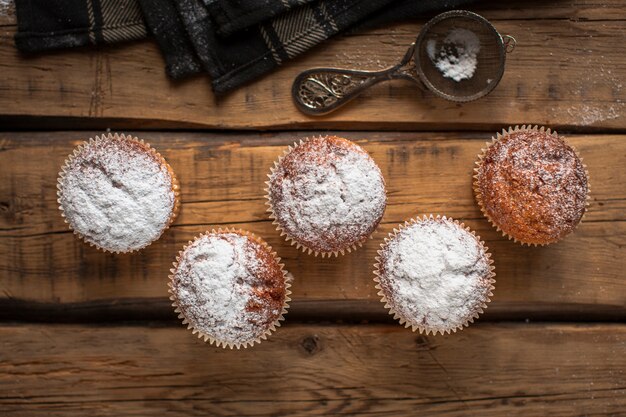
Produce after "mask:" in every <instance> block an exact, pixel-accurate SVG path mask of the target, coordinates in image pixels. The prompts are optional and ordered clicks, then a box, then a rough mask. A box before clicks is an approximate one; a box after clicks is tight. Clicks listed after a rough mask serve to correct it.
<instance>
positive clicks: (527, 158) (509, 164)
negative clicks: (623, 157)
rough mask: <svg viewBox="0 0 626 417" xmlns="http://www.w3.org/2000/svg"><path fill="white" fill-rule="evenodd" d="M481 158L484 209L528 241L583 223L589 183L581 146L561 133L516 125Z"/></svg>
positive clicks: (508, 232)
mask: <svg viewBox="0 0 626 417" xmlns="http://www.w3.org/2000/svg"><path fill="white" fill-rule="evenodd" d="M488 145H489V146H488V147H487V148H486V149H483V151H482V154H481V155H479V157H478V161H477V162H476V164H477V168H476V170H475V171H476V175H475V177H474V178H475V181H474V191H475V194H476V200H477V201H478V205H479V206H480V209H481V211H482V212H483V214H484V215H485V216H486V217H487V219H489V221H490V222H491V223H492V224H493V225H494V226H495V227H496V228H497V229H498V230H500V231H502V233H503V234H504V236H507V237H509V239H510V238H513V239H514V240H515V241H516V242H521V243H523V244H527V245H530V244H534V245H545V244H549V243H554V242H557V241H559V240H561V239H562V238H563V237H564V236H566V235H567V234H569V233H571V232H572V231H573V230H574V228H576V226H577V225H578V224H579V223H580V221H581V220H582V218H583V215H584V214H585V211H586V208H587V201H588V198H589V196H588V194H589V183H588V175H587V171H586V168H585V166H584V165H583V163H582V161H581V159H580V157H579V156H578V155H577V153H576V151H575V150H574V149H573V148H572V147H571V146H569V145H568V144H567V143H565V141H564V140H563V138H561V137H559V136H558V135H557V133H556V132H552V131H550V129H545V128H544V127H542V128H538V127H537V126H535V127H530V126H528V127H527V126H522V127H521V128H520V127H518V126H516V127H515V128H514V129H512V128H509V130H508V131H503V132H502V135H500V134H498V135H497V137H496V138H493V139H492V142H491V143H490V144H488Z"/></svg>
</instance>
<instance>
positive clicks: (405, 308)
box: [379, 218, 492, 333]
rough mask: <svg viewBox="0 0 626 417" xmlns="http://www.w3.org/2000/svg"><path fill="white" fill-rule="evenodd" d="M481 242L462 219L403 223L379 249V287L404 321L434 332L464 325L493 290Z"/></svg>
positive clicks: (488, 266)
mask: <svg viewBox="0 0 626 417" xmlns="http://www.w3.org/2000/svg"><path fill="white" fill-rule="evenodd" d="M491 275H492V274H491V267H490V263H489V258H488V257H487V254H486V252H485V248H484V246H483V245H482V244H481V243H480V241H479V240H478V239H477V238H476V237H475V236H474V235H472V234H471V233H470V232H468V231H467V230H465V229H463V228H462V227H461V226H460V225H458V224H456V223H454V222H452V221H450V220H445V218H444V219H434V218H429V219H425V220H423V221H418V222H417V223H411V224H409V225H408V226H406V227H404V228H402V229H401V230H400V231H399V232H398V233H397V234H396V235H395V236H394V237H393V238H392V239H391V240H390V241H388V243H387V244H386V245H385V246H384V248H383V250H382V251H381V258H380V264H379V280H380V286H381V290H382V292H383V294H384V296H385V298H386V299H387V302H388V303H389V304H390V306H391V308H392V310H393V311H394V312H396V313H397V314H398V315H399V316H400V317H401V318H402V319H403V320H404V321H406V322H408V323H409V324H411V325H413V326H417V327H419V328H422V329H425V330H427V331H433V332H437V331H440V332H442V333H443V332H444V331H449V330H453V329H456V328H458V327H461V326H463V325H464V324H466V323H467V322H468V320H469V319H471V318H472V317H474V316H475V315H477V313H478V312H479V311H480V309H481V307H482V306H483V305H484V304H485V303H486V302H487V301H488V298H489V294H490V291H491V287H492V286H491V282H492V281H491Z"/></svg>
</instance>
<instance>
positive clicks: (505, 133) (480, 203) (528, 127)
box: [473, 125, 591, 246]
mask: <svg viewBox="0 0 626 417" xmlns="http://www.w3.org/2000/svg"><path fill="white" fill-rule="evenodd" d="M520 131H528V132H542V133H543V132H545V133H547V134H548V135H552V136H558V134H557V132H556V131H555V130H552V129H550V128H546V127H544V126H538V125H535V126H532V125H522V126H519V125H516V126H515V127H512V126H511V127H509V128H508V129H502V133H500V132H498V133H496V136H494V137H492V138H491V141H489V142H485V145H487V146H486V147H484V148H482V149H481V151H480V154H478V160H477V161H476V162H475V165H476V167H475V168H474V176H473V178H474V183H473V188H474V196H475V197H476V202H477V203H478V206H479V208H480V211H481V212H482V213H483V216H485V217H486V218H487V220H488V221H489V223H491V225H492V226H493V227H494V228H495V229H496V230H497V231H498V232H500V233H502V236H504V237H505V238H507V239H509V240H513V241H514V242H516V243H520V244H522V245H526V246H531V245H532V246H546V245H550V244H552V243H556V242H559V241H561V240H562V239H564V238H565V237H567V236H568V235H570V234H573V233H574V232H575V230H576V229H577V228H578V226H579V225H580V224H581V223H582V222H583V220H584V219H585V216H586V215H587V209H588V208H589V202H590V201H591V197H590V194H591V184H590V182H589V172H588V171H587V165H585V164H584V161H583V158H582V157H581V156H580V154H579V153H578V151H577V150H576V148H574V147H573V146H572V145H571V144H569V143H568V144H567V146H569V147H570V148H572V150H573V151H574V153H575V154H576V156H577V157H578V159H579V160H580V162H581V163H582V165H583V169H584V170H585V176H586V177H587V199H586V202H585V212H584V213H583V215H582V217H581V218H580V221H579V222H578V224H576V226H574V229H572V230H571V231H570V232H569V233H567V234H566V235H564V236H562V237H561V238H559V239H557V240H555V241H553V242H547V243H534V242H524V241H522V240H519V239H517V238H516V237H515V236H511V235H509V234H507V233H506V232H505V231H504V230H502V229H500V227H499V226H498V225H497V224H496V223H495V222H494V221H493V220H492V218H491V217H490V216H489V214H488V213H487V210H486V209H485V205H484V203H483V199H482V195H481V193H480V188H479V184H478V176H479V172H480V169H481V167H482V163H483V159H484V157H485V155H486V152H487V150H488V149H489V147H490V146H491V145H493V144H494V143H496V142H497V141H499V140H501V139H502V138H505V137H506V136H508V135H509V134H511V133H513V132H520Z"/></svg>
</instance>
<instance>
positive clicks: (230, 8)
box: [204, 0, 313, 36]
mask: <svg viewBox="0 0 626 417" xmlns="http://www.w3.org/2000/svg"><path fill="white" fill-rule="evenodd" d="M312 1H313V0H263V2H262V4H260V2H259V0H204V5H205V6H206V8H207V9H208V11H209V15H211V18H212V19H213V22H214V23H215V27H216V33H217V34H218V35H219V36H229V35H232V34H233V33H235V32H239V31H240V30H243V29H246V28H248V27H250V26H254V25H256V24H259V23H262V22H264V21H266V20H268V19H270V18H272V17H274V16H278V15H280V14H283V13H285V12H286V11H287V10H289V9H291V8H293V7H297V6H302V5H304V4H306V3H310V2H312Z"/></svg>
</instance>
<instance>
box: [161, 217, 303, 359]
mask: <svg viewBox="0 0 626 417" xmlns="http://www.w3.org/2000/svg"><path fill="white" fill-rule="evenodd" d="M220 233H236V234H238V235H241V236H246V237H249V238H250V239H252V240H254V241H255V242H257V243H259V244H260V245H261V246H263V248H265V249H266V250H267V251H268V252H269V253H270V254H271V255H272V257H273V258H274V259H275V260H276V263H277V264H278V266H279V267H280V270H281V272H282V274H283V279H284V281H285V300H284V302H283V306H282V310H281V312H280V315H279V316H278V318H277V319H276V320H275V321H274V322H273V323H272V324H271V325H270V326H269V327H268V328H267V329H266V330H265V332H264V333H263V334H262V335H261V336H259V337H257V338H256V339H252V340H249V341H246V342H243V343H231V342H227V341H223V340H220V339H217V338H214V337H213V336H211V335H208V334H206V333H204V332H202V331H201V330H199V329H197V328H195V327H194V325H193V323H192V322H191V321H190V320H188V319H187V318H186V317H185V314H184V313H183V311H182V310H181V308H180V307H179V306H178V304H177V299H176V293H175V290H174V276H175V274H176V270H177V269H178V264H179V263H180V260H181V257H182V255H183V253H184V252H185V250H186V249H187V248H188V247H189V245H191V244H192V243H194V242H195V241H196V240H198V239H200V238H201V237H203V236H208V235H211V234H220ZM280 261H281V259H280V257H279V256H278V255H277V254H276V252H275V251H274V250H273V249H272V247H271V246H270V245H269V244H268V243H267V242H265V240H263V239H261V238H260V237H258V236H256V235H255V234H254V233H251V232H248V231H246V230H241V229H235V228H225V229H222V228H219V229H217V230H215V229H211V231H208V230H207V231H206V232H204V233H201V234H199V235H198V236H196V237H195V238H193V239H192V240H190V241H189V242H187V244H186V245H185V246H184V247H183V249H182V250H181V251H180V252H178V255H177V256H176V261H174V263H173V268H172V269H170V272H171V274H170V275H169V282H168V283H167V286H168V293H169V294H170V297H169V298H170V300H171V301H172V307H174V312H175V313H176V314H178V318H179V319H181V320H182V323H183V324H186V325H187V329H188V330H191V333H192V334H196V335H198V338H199V339H203V340H204V341H205V342H208V343H209V344H210V345H213V344H215V345H216V346H217V347H220V346H221V347H223V348H230V349H233V348H237V349H241V348H244V349H245V348H247V347H249V346H252V345H254V344H255V343H261V341H262V340H266V339H267V337H268V336H269V335H271V334H272V333H273V332H275V331H276V328H277V327H280V325H281V323H280V322H281V321H284V320H285V314H287V310H288V309H289V302H290V301H291V298H290V297H289V296H290V295H291V291H290V290H289V288H290V287H291V282H292V281H293V276H292V275H291V274H290V273H288V272H287V271H285V269H284V267H285V265H284V264H282V263H281V262H280Z"/></svg>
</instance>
